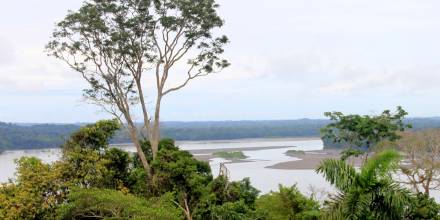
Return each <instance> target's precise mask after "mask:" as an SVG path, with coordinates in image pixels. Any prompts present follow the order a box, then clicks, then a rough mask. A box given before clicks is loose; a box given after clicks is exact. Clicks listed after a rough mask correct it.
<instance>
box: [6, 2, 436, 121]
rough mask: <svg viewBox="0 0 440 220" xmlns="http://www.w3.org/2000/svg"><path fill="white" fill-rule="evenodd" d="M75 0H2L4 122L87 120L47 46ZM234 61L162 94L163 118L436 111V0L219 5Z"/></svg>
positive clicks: (70, 75) (81, 85)
mask: <svg viewBox="0 0 440 220" xmlns="http://www.w3.org/2000/svg"><path fill="white" fill-rule="evenodd" d="M81 2H82V1H80V0H69V1H59V0H40V1H25V2H23V1H5V0H0V3H1V5H2V7H0V29H1V31H0V121H6V122H34V123H38V122H41V123H53V122H56V123H72V122H92V121H96V120H99V119H102V118H108V117H109V116H108V115H107V114H105V113H104V112H102V111H101V110H100V108H99V107H96V106H93V105H91V104H87V103H86V102H84V100H83V98H82V95H81V93H82V89H85V88H87V84H86V83H85V82H84V81H83V80H82V79H81V77H80V75H79V74H78V73H76V72H74V71H72V70H70V69H69V68H68V67H67V66H66V65H64V64H63V63H62V62H61V61H59V60H56V59H55V58H53V57H48V56H47V55H46V53H45V52H44V46H45V44H46V43H47V42H48V41H49V39H50V36H51V33H52V30H53V28H54V25H55V23H56V22H57V21H60V20H61V19H62V18H63V17H64V16H65V15H66V13H67V11H68V10H75V9H78V8H79V7H80V5H81ZM218 3H219V4H220V5H221V7H220V8H219V14H220V15H221V16H222V17H223V19H224V20H225V25H224V27H223V28H222V29H221V30H219V31H218V32H219V33H222V34H225V35H227V36H228V37H229V39H230V40H231V43H230V44H229V45H228V46H227V47H226V53H225V57H226V58H227V59H228V60H229V62H230V63H231V64H232V65H231V66H230V67H228V68H227V69H225V70H223V71H222V72H220V73H216V74H215V75H212V76H209V77H205V78H201V79H199V80H197V81H193V82H192V84H191V85H190V86H188V87H186V88H185V89H184V90H182V91H179V92H177V93H174V94H172V95H170V96H168V97H166V99H165V100H164V104H163V111H162V120H165V121H207V120H210V121H212V120H214V121H219V120H278V119H297V118H323V117H324V116H323V112H326V111H341V112H344V113H355V114H378V113H380V112H381V111H382V110H384V109H394V108H395V107H396V106H399V105H400V106H403V107H404V109H405V110H407V111H408V112H409V114H410V116H411V117H427V116H440V112H439V111H440V102H439V97H440V86H439V85H440V13H438V12H439V11H440V1H438V0H424V1H420V0H357V1H353V0H332V1H328V0H312V1H310V0H271V1H267V0H258V1H255V0H240V1H231V0H219V1H218Z"/></svg>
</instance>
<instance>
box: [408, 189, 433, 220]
mask: <svg viewBox="0 0 440 220" xmlns="http://www.w3.org/2000/svg"><path fill="white" fill-rule="evenodd" d="M406 219H413V220H422V219H423V220H425V219H426V220H428V219H432V220H439V219H440V205H439V204H437V203H436V202H435V200H434V199H433V198H429V197H428V196H427V195H424V194H422V193H419V194H417V195H416V196H414V198H413V199H412V200H411V205H410V206H409V211H408V214H407V215H406Z"/></svg>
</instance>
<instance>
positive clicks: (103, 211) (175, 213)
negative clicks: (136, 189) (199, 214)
mask: <svg viewBox="0 0 440 220" xmlns="http://www.w3.org/2000/svg"><path fill="white" fill-rule="evenodd" d="M171 199H172V197H171V195H170V194H165V195H163V196H162V197H159V198H151V199H149V200H146V199H143V198H140V197H136V196H133V195H130V194H124V193H122V192H120V191H116V190H109V189H79V188H76V189H74V190H72V192H71V193H70V194H69V196H68V203H67V204H65V205H63V206H61V207H60V208H59V209H58V210H57V217H58V218H59V219H66V220H67V219H74V220H76V219H110V218H111V219H139V220H140V219H142V220H149V219H151V220H162V219H163V220H168V219H170V220H171V219H181V218H182V216H181V214H182V212H181V211H180V210H179V209H177V208H176V207H175V206H174V204H173V203H172V201H171Z"/></svg>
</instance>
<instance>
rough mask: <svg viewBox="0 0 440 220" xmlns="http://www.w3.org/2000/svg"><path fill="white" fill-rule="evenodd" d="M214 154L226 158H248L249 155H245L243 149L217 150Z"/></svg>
mask: <svg viewBox="0 0 440 220" xmlns="http://www.w3.org/2000/svg"><path fill="white" fill-rule="evenodd" d="M212 155H214V156H216V157H221V158H224V159H246V158H247V156H246V155H244V153H243V152H241V151H230V152H228V151H220V152H215V153H213V154H212Z"/></svg>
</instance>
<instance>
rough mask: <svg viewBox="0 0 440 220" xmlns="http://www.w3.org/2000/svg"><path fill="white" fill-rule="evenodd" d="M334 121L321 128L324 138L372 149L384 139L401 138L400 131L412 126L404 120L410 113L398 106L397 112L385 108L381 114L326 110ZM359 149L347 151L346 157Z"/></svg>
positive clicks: (349, 145)
mask: <svg viewBox="0 0 440 220" xmlns="http://www.w3.org/2000/svg"><path fill="white" fill-rule="evenodd" d="M324 114H325V116H327V117H329V118H330V120H331V121H332V123H330V124H328V125H327V126H326V127H324V128H322V129H321V134H322V136H323V138H325V139H329V140H331V141H333V142H335V143H342V144H345V145H347V146H346V147H348V148H358V149H359V148H360V149H363V150H365V151H368V150H370V149H371V148H372V147H374V146H375V145H376V144H377V143H379V142H380V141H383V140H390V141H395V140H397V139H399V138H400V136H399V134H398V132H400V131H403V130H405V128H409V127H411V126H410V125H406V124H405V123H404V122H403V118H404V117H405V116H406V115H407V114H408V113H407V112H406V111H405V110H403V109H402V107H400V106H398V107H397V110H396V112H394V113H393V112H391V111H390V110H385V111H383V112H382V114H380V115H374V116H370V115H344V114H343V113H341V112H326V113H324ZM353 153H354V154H355V155H356V154H358V152H357V151H350V150H349V151H346V152H344V154H345V155H344V157H348V156H349V155H350V154H353Z"/></svg>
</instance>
